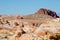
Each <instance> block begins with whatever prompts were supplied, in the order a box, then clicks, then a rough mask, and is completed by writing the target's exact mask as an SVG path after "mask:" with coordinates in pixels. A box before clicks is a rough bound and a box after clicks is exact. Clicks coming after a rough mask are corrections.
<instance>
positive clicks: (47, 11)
mask: <svg viewBox="0 0 60 40" xmlns="http://www.w3.org/2000/svg"><path fill="white" fill-rule="evenodd" d="M36 14H46V15H50V16H52V17H54V18H59V16H58V15H57V14H56V12H54V11H51V10H48V9H44V8H41V9H40V10H38V11H37V12H36Z"/></svg>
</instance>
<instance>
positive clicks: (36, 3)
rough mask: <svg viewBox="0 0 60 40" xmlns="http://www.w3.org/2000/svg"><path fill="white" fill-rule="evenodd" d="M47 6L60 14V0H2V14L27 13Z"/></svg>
mask: <svg viewBox="0 0 60 40" xmlns="http://www.w3.org/2000/svg"><path fill="white" fill-rule="evenodd" d="M40 8H47V9H50V10H53V11H55V12H57V14H58V15H60V14H59V13H60V0H0V14H21V15H27V14H32V13H34V12H36V11H37V10H38V9H40Z"/></svg>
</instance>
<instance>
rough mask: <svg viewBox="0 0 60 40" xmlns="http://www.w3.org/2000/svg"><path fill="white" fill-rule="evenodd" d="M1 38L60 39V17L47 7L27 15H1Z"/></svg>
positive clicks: (13, 39) (2, 39)
mask: <svg viewBox="0 0 60 40" xmlns="http://www.w3.org/2000/svg"><path fill="white" fill-rule="evenodd" d="M43 10H44V11H43ZM0 40H60V18H59V16H57V14H56V12H53V11H51V10H47V9H40V10H39V11H37V12H36V13H35V14H31V15H26V16H20V15H0Z"/></svg>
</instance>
